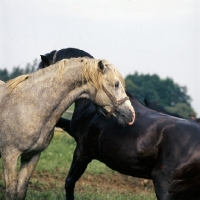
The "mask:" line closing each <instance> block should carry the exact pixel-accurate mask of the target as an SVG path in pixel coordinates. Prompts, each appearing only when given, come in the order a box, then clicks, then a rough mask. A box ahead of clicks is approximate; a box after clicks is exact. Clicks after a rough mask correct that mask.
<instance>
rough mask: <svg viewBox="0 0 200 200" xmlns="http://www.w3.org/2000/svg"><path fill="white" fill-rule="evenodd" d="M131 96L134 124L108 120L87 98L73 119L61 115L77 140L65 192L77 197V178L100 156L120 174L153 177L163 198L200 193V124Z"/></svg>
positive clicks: (189, 198)
mask: <svg viewBox="0 0 200 200" xmlns="http://www.w3.org/2000/svg"><path fill="white" fill-rule="evenodd" d="M42 62H43V58H42ZM128 96H129V97H130V100H131V103H132V105H133V106H134V108H135V111H136V120H135V122H134V124H133V125H131V126H121V125H119V124H118V123H117V120H116V119H115V118H114V117H112V118H111V119H109V120H107V119H106V118H105V116H104V115H103V114H102V112H104V110H101V111H102V112H98V111H97V108H96V107H95V106H94V104H93V103H92V102H91V101H90V100H88V99H79V100H76V102H75V109H74V114H73V117H72V120H71V122H70V121H69V120H66V119H62V118H61V119H60V120H59V121H58V123H57V126H59V127H61V128H63V129H64V130H66V131H68V133H69V134H70V135H71V136H72V137H73V138H74V139H75V140H76V143H77V146H76V149H75V151H74V156H73V161H72V165H71V168H70V171H69V173H68V176H67V178H66V182H65V189H66V198H67V199H68V200H69V199H70V200H71V199H74V187H75V184H76V182H77V181H78V179H79V178H80V177H81V175H82V174H83V173H84V171H85V169H86V168H87V165H88V164H89V163H90V162H91V161H92V160H93V159H96V160H99V161H101V162H103V163H105V164H106V165H107V166H108V167H110V168H111V169H113V170H116V171H118V172H120V173H122V174H126V175H129V176H134V177H139V178H146V179H151V180H153V183H154V187H155V193H156V196H157V198H158V199H159V200H169V199H170V200H174V199H175V200H183V199H184V200H198V199H200V190H199V188H200V124H198V123H196V122H193V121H190V120H186V119H181V118H176V117H173V116H169V115H166V114H162V113H159V112H156V111H153V110H151V109H148V108H146V107H144V106H142V105H141V104H140V103H139V102H138V101H137V100H136V99H135V98H133V97H131V95H130V94H128ZM70 126H71V127H70Z"/></svg>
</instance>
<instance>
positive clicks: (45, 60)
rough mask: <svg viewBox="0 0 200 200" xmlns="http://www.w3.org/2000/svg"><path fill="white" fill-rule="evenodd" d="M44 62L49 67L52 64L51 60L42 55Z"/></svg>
mask: <svg viewBox="0 0 200 200" xmlns="http://www.w3.org/2000/svg"><path fill="white" fill-rule="evenodd" d="M40 57H41V60H42V62H44V63H45V64H46V65H47V66H49V65H50V64H51V63H50V61H49V59H48V58H47V57H46V56H44V55H40Z"/></svg>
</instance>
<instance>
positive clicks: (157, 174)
mask: <svg viewBox="0 0 200 200" xmlns="http://www.w3.org/2000/svg"><path fill="white" fill-rule="evenodd" d="M152 179H153V183H154V187H155V193H156V196H157V198H158V200H170V199H171V198H170V195H169V186H170V180H171V175H170V173H169V172H166V171H165V170H163V169H154V170H153V172H152Z"/></svg>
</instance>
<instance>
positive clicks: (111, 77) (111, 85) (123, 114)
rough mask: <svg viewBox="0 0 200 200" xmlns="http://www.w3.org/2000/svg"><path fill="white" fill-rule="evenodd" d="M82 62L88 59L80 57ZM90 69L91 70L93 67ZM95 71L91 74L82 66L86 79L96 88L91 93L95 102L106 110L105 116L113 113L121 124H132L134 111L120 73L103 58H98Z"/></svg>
mask: <svg viewBox="0 0 200 200" xmlns="http://www.w3.org/2000/svg"><path fill="white" fill-rule="evenodd" d="M82 62H88V60H87V59H82ZM90 69H91V70H93V69H94V67H92V68H90ZM84 70H85V72H84ZM96 71H97V73H98V74H95V75H92V73H91V72H90V70H89V69H88V68H87V69H84V67H83V73H85V76H86V80H87V81H88V82H91V83H92V85H93V86H95V88H96V90H95V91H94V93H93V95H92V97H93V101H94V102H95V104H97V105H98V106H101V107H103V108H104V109H105V110H106V111H107V112H108V114H107V118H109V117H110V116H111V115H114V116H115V117H117V118H118V122H119V123H121V124H129V125H131V124H133V122H134V120H135V111H134V109H133V107H132V105H131V102H130V100H129V98H128V97H127V95H126V93H125V88H124V80H123V78H122V75H121V74H120V73H119V72H118V71H117V69H116V68H115V67H114V66H113V65H112V64H110V63H109V62H108V61H105V60H103V61H102V60H100V61H99V60H98V64H97V70H96ZM87 76H88V77H87Z"/></svg>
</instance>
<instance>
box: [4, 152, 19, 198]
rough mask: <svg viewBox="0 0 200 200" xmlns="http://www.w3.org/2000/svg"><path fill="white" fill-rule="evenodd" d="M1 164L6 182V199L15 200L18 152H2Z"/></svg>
mask: <svg viewBox="0 0 200 200" xmlns="http://www.w3.org/2000/svg"><path fill="white" fill-rule="evenodd" d="M9 151H10V152H11V150H9ZM1 156H2V164H3V171H4V179H5V184H6V199H7V200H15V199H16V197H17V159H18V157H19V156H20V154H19V152H14V153H12V154H10V153H9V154H7V153H2V155H1Z"/></svg>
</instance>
